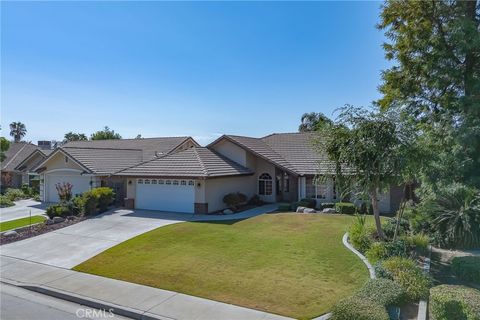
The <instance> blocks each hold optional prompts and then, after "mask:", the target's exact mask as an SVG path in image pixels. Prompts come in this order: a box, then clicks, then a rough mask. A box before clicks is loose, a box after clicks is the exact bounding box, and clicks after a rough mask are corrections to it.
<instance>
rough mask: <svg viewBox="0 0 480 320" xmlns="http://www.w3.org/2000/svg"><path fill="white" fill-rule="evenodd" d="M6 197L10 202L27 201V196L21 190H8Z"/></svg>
mask: <svg viewBox="0 0 480 320" xmlns="http://www.w3.org/2000/svg"><path fill="white" fill-rule="evenodd" d="M5 197H7V198H8V199H9V200H10V201H17V200H21V199H25V198H26V197H27V196H26V195H25V193H23V191H22V190H20V189H13V188H10V189H7V191H6V192H5Z"/></svg>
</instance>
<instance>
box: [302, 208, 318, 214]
mask: <svg viewBox="0 0 480 320" xmlns="http://www.w3.org/2000/svg"><path fill="white" fill-rule="evenodd" d="M303 213H317V211H316V210H315V209H312V208H305V209H304V210H303Z"/></svg>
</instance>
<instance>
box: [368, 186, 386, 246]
mask: <svg viewBox="0 0 480 320" xmlns="http://www.w3.org/2000/svg"><path fill="white" fill-rule="evenodd" d="M370 199H372V209H373V216H374V217H375V225H376V227H377V233H378V237H379V238H380V239H382V240H385V235H384V234H383V230H382V222H381V221H380V210H379V209H378V196H377V189H376V188H375V189H373V190H372V191H370Z"/></svg>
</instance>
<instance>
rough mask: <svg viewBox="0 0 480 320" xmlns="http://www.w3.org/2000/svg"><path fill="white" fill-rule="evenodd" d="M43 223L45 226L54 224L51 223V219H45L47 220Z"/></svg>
mask: <svg viewBox="0 0 480 320" xmlns="http://www.w3.org/2000/svg"><path fill="white" fill-rule="evenodd" d="M45 223H46V224H47V225H51V224H54V223H55V222H53V220H52V219H47V220H45Z"/></svg>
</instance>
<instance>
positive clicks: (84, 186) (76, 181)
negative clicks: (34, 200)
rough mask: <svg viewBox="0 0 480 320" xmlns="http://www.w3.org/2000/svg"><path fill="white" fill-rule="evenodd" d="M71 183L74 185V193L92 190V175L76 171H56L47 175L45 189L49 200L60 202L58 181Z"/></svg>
mask: <svg viewBox="0 0 480 320" xmlns="http://www.w3.org/2000/svg"><path fill="white" fill-rule="evenodd" d="M64 182H65V183H67V182H68V183H70V184H71V185H72V194H73V195H76V194H80V193H82V192H85V191H87V190H90V177H89V176H82V175H80V174H78V173H77V174H74V173H64V174H62V173H55V174H46V175H45V189H44V190H46V192H47V194H46V201H47V202H58V201H59V199H58V192H57V189H56V187H55V185H56V184H57V183H60V184H63V183H64Z"/></svg>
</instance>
